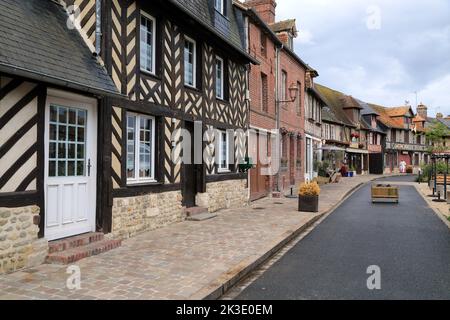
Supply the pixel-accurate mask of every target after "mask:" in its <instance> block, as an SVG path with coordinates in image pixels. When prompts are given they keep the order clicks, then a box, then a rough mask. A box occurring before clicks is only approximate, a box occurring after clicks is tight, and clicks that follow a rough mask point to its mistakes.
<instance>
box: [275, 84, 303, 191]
mask: <svg viewBox="0 0 450 320" xmlns="http://www.w3.org/2000/svg"><path fill="white" fill-rule="evenodd" d="M299 90H300V88H299V87H298V86H297V85H296V84H295V83H292V84H291V86H290V87H289V97H290V100H280V99H278V95H277V99H276V120H277V121H276V126H277V130H278V134H279V132H280V122H281V114H280V105H281V104H282V103H292V102H295V100H297V96H298V92H299ZM281 138H282V137H281V136H280V137H279V139H278V141H279V145H278V158H279V161H278V162H279V167H278V171H277V174H276V178H275V181H276V192H277V193H279V192H280V168H281V146H282V141H281Z"/></svg>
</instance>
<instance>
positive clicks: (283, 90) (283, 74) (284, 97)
mask: <svg viewBox="0 0 450 320" xmlns="http://www.w3.org/2000/svg"><path fill="white" fill-rule="evenodd" d="M287 82H288V74H287V71H286V70H282V71H281V100H283V101H286V100H287Z"/></svg>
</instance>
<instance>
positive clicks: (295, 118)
mask: <svg viewBox="0 0 450 320" xmlns="http://www.w3.org/2000/svg"><path fill="white" fill-rule="evenodd" d="M280 68H281V70H284V71H286V72H287V86H288V88H289V87H290V86H291V85H292V84H294V85H296V84H297V82H300V83H301V88H300V90H299V96H298V97H297V99H299V102H300V114H298V113H297V105H296V103H297V101H296V102H290V103H283V104H282V105H281V107H280V111H281V121H280V126H281V128H285V129H286V130H287V131H289V132H292V133H295V135H297V133H300V134H301V135H302V136H303V137H304V136H305V80H306V69H305V67H304V66H302V65H301V64H299V63H298V62H297V61H296V60H295V59H294V58H292V57H291V55H289V54H288V53H287V52H286V51H284V50H283V51H281V55H280ZM281 70H280V74H281ZM288 99H290V97H289V94H288ZM288 141H292V139H289V140H288ZM294 144H296V146H295V153H294V154H295V160H294V161H295V162H296V161H297V154H298V152H297V151H298V150H297V148H298V146H297V140H296V139H294ZM300 145H301V159H300V161H301V166H300V167H299V166H298V165H297V163H295V165H294V166H292V165H291V164H289V165H288V168H293V167H294V168H295V177H296V181H295V184H296V185H298V184H299V183H300V182H303V181H304V165H305V141H304V138H303V140H302V141H300ZM288 147H289V146H288ZM289 148H290V147H289ZM281 175H282V177H284V181H285V183H286V184H287V185H285V186H284V187H285V188H286V187H289V185H290V183H289V182H290V181H289V180H290V179H289V176H291V175H292V173H291V172H282V174H281ZM282 179H283V178H282Z"/></svg>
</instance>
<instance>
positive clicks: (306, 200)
mask: <svg viewBox="0 0 450 320" xmlns="http://www.w3.org/2000/svg"><path fill="white" fill-rule="evenodd" d="M319 194H320V187H319V185H318V184H317V182H316V181H313V182H306V183H303V184H302V185H301V186H300V188H299V191H298V211H302V212H319Z"/></svg>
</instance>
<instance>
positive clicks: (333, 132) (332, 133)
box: [330, 125, 336, 140]
mask: <svg viewBox="0 0 450 320" xmlns="http://www.w3.org/2000/svg"><path fill="white" fill-rule="evenodd" d="M330 138H331V140H336V127H335V126H334V125H331V126H330Z"/></svg>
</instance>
